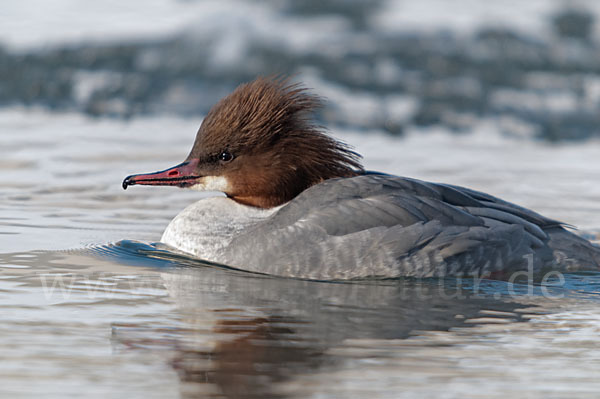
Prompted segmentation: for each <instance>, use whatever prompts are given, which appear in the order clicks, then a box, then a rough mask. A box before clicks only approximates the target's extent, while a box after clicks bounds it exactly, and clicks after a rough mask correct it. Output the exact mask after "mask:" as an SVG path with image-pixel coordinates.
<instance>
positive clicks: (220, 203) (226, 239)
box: [160, 197, 280, 263]
mask: <svg viewBox="0 0 600 399" xmlns="http://www.w3.org/2000/svg"><path fill="white" fill-rule="evenodd" d="M279 208H280V207H276V208H271V209H260V208H255V207H251V206H246V205H241V204H238V203H237V202H235V201H233V200H231V199H229V198H225V197H211V198H205V199H202V200H200V201H198V202H195V203H193V204H192V205H190V206H188V207H187V208H185V209H184V210H183V211H181V212H180V213H179V214H178V215H177V216H175V218H174V219H173V220H172V221H171V223H169V225H168V226H167V228H166V229H165V231H164V233H163V235H162V238H161V239H160V241H161V242H163V243H165V244H167V245H170V246H172V247H174V248H177V249H178V250H180V251H183V252H187V253H190V254H192V255H194V256H197V257H199V258H201V259H205V260H209V261H211V262H218V263H223V251H224V249H225V248H226V247H227V246H228V245H229V243H230V242H231V240H232V239H233V237H235V236H236V235H237V234H240V233H241V232H242V231H243V230H244V229H246V228H248V227H250V226H252V225H254V224H256V223H258V222H260V221H262V220H264V219H266V218H268V217H269V216H271V215H272V214H273V213H275V212H276V211H277V210H279Z"/></svg>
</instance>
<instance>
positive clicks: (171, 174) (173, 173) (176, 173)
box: [169, 170, 179, 177]
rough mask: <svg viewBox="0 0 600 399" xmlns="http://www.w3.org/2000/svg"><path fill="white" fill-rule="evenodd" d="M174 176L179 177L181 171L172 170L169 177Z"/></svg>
mask: <svg viewBox="0 0 600 399" xmlns="http://www.w3.org/2000/svg"><path fill="white" fill-rule="evenodd" d="M173 176H179V171H177V170H172V171H170V172H169V177H173Z"/></svg>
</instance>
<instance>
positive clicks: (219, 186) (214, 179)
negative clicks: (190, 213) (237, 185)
mask: <svg viewBox="0 0 600 399" xmlns="http://www.w3.org/2000/svg"><path fill="white" fill-rule="evenodd" d="M229 187H230V186H229V181H228V180H227V178H225V177H223V176H205V177H203V178H201V179H198V183H196V184H194V185H193V186H190V188H191V189H192V190H197V191H221V192H223V193H224V192H227V191H229Z"/></svg>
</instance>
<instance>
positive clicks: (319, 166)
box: [123, 78, 600, 280]
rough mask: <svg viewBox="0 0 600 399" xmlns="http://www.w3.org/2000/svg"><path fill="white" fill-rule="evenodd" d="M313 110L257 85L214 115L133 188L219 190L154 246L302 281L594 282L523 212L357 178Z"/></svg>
mask: <svg viewBox="0 0 600 399" xmlns="http://www.w3.org/2000/svg"><path fill="white" fill-rule="evenodd" d="M320 103H321V102H320V99H319V98H318V97H316V96H313V95H311V94H309V93H308V92H307V91H306V90H305V89H304V88H302V87H301V86H299V85H290V84H288V83H287V81H286V80H273V79H266V78H259V79H257V80H254V81H253V82H250V83H247V84H244V85H241V86H239V87H238V88H237V89H236V90H235V91H234V92H233V93H232V94H230V95H229V96H227V97H225V98H224V99H222V100H221V101H220V102H218V103H217V104H216V105H215V106H214V107H213V108H212V109H211V110H210V112H209V113H208V114H207V116H206V118H205V119H204V121H203V122H202V125H201V126H200V129H199V130H198V133H197V136H196V140H195V142H194V146H193V148H192V151H191V152H190V154H189V156H188V157H187V158H186V160H185V161H184V162H183V163H181V164H179V165H177V166H175V167H172V168H170V169H166V170H164V171H160V172H155V173H150V174H138V175H131V176H128V177H127V178H125V180H124V181H123V188H127V187H128V186H132V185H136V184H145V185H169V186H178V187H188V188H192V189H195V190H202V191H220V192H223V193H225V194H226V197H223V196H221V197H212V198H206V199H202V200H200V201H198V202H196V203H194V204H192V205H190V206H189V207H187V208H186V209H185V210H183V211H182V212H181V213H180V214H179V215H177V216H176V217H175V218H174V219H173V220H172V221H171V222H170V224H169V225H168V226H167V228H166V230H165V232H164V234H163V236H162V239H161V241H162V242H163V243H165V244H168V245H170V246H172V247H174V248H176V249H178V250H180V251H184V252H186V253H189V254H191V255H193V256H196V257H199V258H202V259H205V260H209V261H212V262H216V263H220V264H225V265H229V266H233V267H236V268H239V269H243V270H249V271H254V272H260V273H266V274H272V275H279V276H286V277H298V278H307V279H318V280H330V279H352V278H364V277H386V278H391V277H401V276H412V277H435V276H457V275H478V276H489V275H491V274H498V273H504V272H512V271H515V270H528V268H533V270H534V271H536V272H539V271H542V270H547V269H552V270H569V271H570V270H583V269H588V270H598V267H599V264H600V248H599V247H596V246H595V245H593V244H591V243H590V242H588V241H586V240H584V239H583V238H580V237H579V236H577V235H575V234H573V233H571V232H569V231H567V230H566V229H565V228H564V227H563V225H562V224H561V223H560V222H558V221H555V220H552V219H548V218H546V217H544V216H541V215H539V214H537V213H535V212H533V211H531V210H528V209H525V208H522V207H520V206H517V205H514V204H511V203H509V202H506V201H503V200H501V199H498V198H496V197H493V196H491V195H488V194H484V193H481V192H478V191H474V190H470V189H467V188H463V187H457V186H451V185H447V184H438V183H430V182H425V181H420V180H416V179H411V178H407V177H398V176H390V175H386V174H383V173H375V172H365V171H364V170H363V168H362V166H361V163H360V156H359V155H358V154H357V153H355V152H353V151H351V150H350V149H349V148H348V146H346V145H345V144H343V143H341V142H339V141H336V140H334V139H333V138H331V137H329V136H327V135H326V134H325V132H324V131H323V129H322V128H320V127H318V126H316V125H315V124H313V122H311V119H310V115H311V112H312V111H313V110H314V109H315V108H316V107H318V106H319V105H320Z"/></svg>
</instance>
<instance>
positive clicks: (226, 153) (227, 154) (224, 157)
mask: <svg viewBox="0 0 600 399" xmlns="http://www.w3.org/2000/svg"><path fill="white" fill-rule="evenodd" d="M231 160H233V155H232V154H231V153H230V152H229V151H227V150H225V151H223V152H222V153H221V154H220V155H219V161H221V162H229V161H231Z"/></svg>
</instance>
